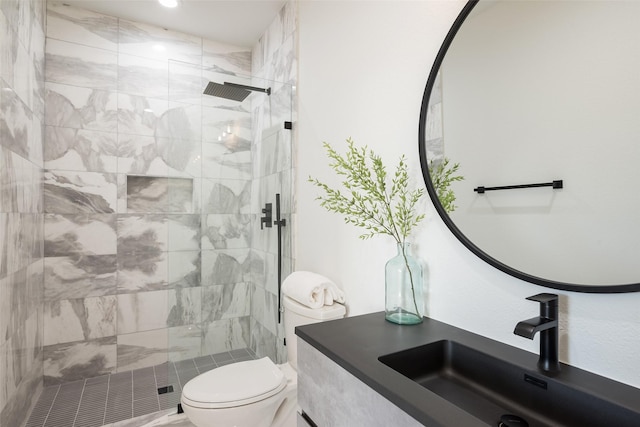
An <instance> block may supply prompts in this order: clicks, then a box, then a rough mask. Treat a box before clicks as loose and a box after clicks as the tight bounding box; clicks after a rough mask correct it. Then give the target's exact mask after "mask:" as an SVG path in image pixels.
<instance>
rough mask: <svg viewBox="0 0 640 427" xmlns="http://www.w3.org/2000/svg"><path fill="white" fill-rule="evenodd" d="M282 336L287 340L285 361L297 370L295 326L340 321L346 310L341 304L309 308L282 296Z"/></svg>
mask: <svg viewBox="0 0 640 427" xmlns="http://www.w3.org/2000/svg"><path fill="white" fill-rule="evenodd" d="M283 306H284V335H285V338H286V340H287V360H288V362H289V365H291V367H292V368H293V369H295V370H296V371H297V370H298V360H297V357H298V342H297V340H296V333H295V328H296V326H301V325H309V324H311V323H319V322H324V321H327V320H334V319H341V318H343V317H344V315H345V314H346V312H347V310H346V308H345V307H344V305H342V304H338V303H335V304H333V305H324V306H322V307H321V308H309V307H307V306H305V305H302V304H300V303H298V302H296V301H294V300H293V299H291V298H289V297H288V296H286V295H284V298H283Z"/></svg>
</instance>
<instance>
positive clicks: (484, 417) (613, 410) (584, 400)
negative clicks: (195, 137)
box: [378, 340, 640, 427]
mask: <svg viewBox="0 0 640 427" xmlns="http://www.w3.org/2000/svg"><path fill="white" fill-rule="evenodd" d="M378 360H379V361H380V362H382V363H383V364H385V365H387V366H388V367H390V368H392V369H393V370H395V371H397V372H398V373H400V374H402V375H404V376H405V377H407V378H409V379H410V380H412V381H414V382H415V383H417V384H419V385H421V386H422V387H424V388H426V389H428V390H429V391H431V392H433V393H435V394H437V395H438V396H440V397H441V398H443V399H445V400H447V401H448V402H450V403H452V404H453V405H455V406H457V407H458V408H460V409H462V410H464V411H466V412H467V413H469V414H471V415H473V416H474V417H476V418H478V419H480V420H481V421H484V422H486V423H487V424H488V425H493V426H497V425H498V423H499V422H500V419H501V417H502V416H504V415H507V414H512V415H516V416H518V417H520V418H522V419H523V420H525V421H526V423H527V424H528V425H529V426H530V427H538V426H553V427H558V426H580V427H584V426H616V427H619V426H635V427H638V426H640V414H638V413H637V412H635V411H633V410H631V409H629V408H627V407H625V405H624V404H623V403H620V402H624V401H625V400H624V397H625V396H624V394H625V393H624V390H625V387H626V386H624V385H622V386H623V387H622V392H620V390H619V389H618V388H616V389H615V390H616V391H615V392H614V393H613V394H614V395H610V393H607V392H608V389H607V387H606V385H607V384H608V383H607V381H608V380H607V379H604V378H603V377H600V376H598V375H595V374H591V373H589V372H586V371H583V370H580V369H577V368H573V367H571V366H567V365H563V367H562V369H563V370H562V371H561V372H560V373H559V374H558V375H557V377H550V376H547V375H545V374H544V373H542V372H540V371H538V370H537V369H536V368H535V358H534V359H533V361H534V362H533V365H534V366H533V367H530V368H526V367H523V364H522V363H511V362H510V361H508V360H503V359H500V358H498V357H494V356H492V355H489V354H486V353H484V352H481V351H478V350H476V349H474V348H471V347H468V346H465V345H463V344H460V343H458V342H455V341H450V340H442V341H436V342H433V343H429V344H426V345H422V346H419V347H415V348H411V349H408V350H403V351H400V352H397V353H392V354H388V355H385V356H381V357H379V358H378ZM527 360H530V358H529V359H527ZM525 366H526V365H525ZM572 379H575V380H576V381H577V384H576V383H572V382H571V381H570V380H572ZM616 384H618V385H621V384H620V383H616ZM621 399H622V400H621ZM527 424H513V425H522V426H525V425H527ZM509 425H512V424H509Z"/></svg>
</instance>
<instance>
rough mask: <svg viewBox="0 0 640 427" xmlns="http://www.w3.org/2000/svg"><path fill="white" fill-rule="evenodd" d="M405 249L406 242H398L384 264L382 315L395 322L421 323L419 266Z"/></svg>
mask: <svg viewBox="0 0 640 427" xmlns="http://www.w3.org/2000/svg"><path fill="white" fill-rule="evenodd" d="M409 250H410V244H409V243H404V244H400V243H399V244H398V254H397V255H396V256H395V257H393V258H391V259H390V260H389V261H388V262H387V264H386V265H385V299H386V301H385V318H386V319H387V320H388V321H389V322H393V323H397V324H399V325H415V324H417V323H421V322H422V316H423V315H424V289H423V288H424V285H423V281H422V267H421V266H420V264H419V263H418V262H417V261H416V260H415V259H414V258H413V257H412V256H411V255H410V253H409Z"/></svg>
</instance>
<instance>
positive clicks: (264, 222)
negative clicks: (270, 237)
mask: <svg viewBox="0 0 640 427" xmlns="http://www.w3.org/2000/svg"><path fill="white" fill-rule="evenodd" d="M271 211H272V208H271V203H267V204H265V205H264V208H263V209H262V213H263V214H264V216H263V217H262V218H260V230H262V229H264V227H265V226H266V227H267V228H271V227H272V215H271Z"/></svg>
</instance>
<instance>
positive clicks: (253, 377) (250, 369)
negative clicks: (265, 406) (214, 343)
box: [182, 357, 287, 409]
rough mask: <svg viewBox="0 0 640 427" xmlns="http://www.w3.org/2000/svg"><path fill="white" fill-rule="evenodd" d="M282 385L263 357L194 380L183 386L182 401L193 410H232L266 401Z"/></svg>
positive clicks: (275, 369) (283, 379) (273, 367)
mask: <svg viewBox="0 0 640 427" xmlns="http://www.w3.org/2000/svg"><path fill="white" fill-rule="evenodd" d="M286 385H287V379H286V377H285V375H284V374H283V373H282V370H280V369H279V368H278V366H276V365H275V364H274V363H273V362H272V361H271V359H269V358H268V357H263V358H262V359H258V360H249V361H245V362H238V363H233V364H230V365H225V366H221V367H220V368H216V369H213V370H211V371H209V372H205V373H204V374H201V375H199V376H197V377H195V378H194V379H192V380H191V381H189V382H188V383H187V384H185V386H184V388H183V390H182V400H183V403H186V404H187V405H190V406H193V407H196V408H203V409H220V408H232V407H236V406H242V405H248V404H250V403H254V402H258V401H261V400H264V399H267V398H269V397H271V396H273V395H275V394H277V393H279V392H280V391H281V390H282V389H284V388H285V387H286Z"/></svg>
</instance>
